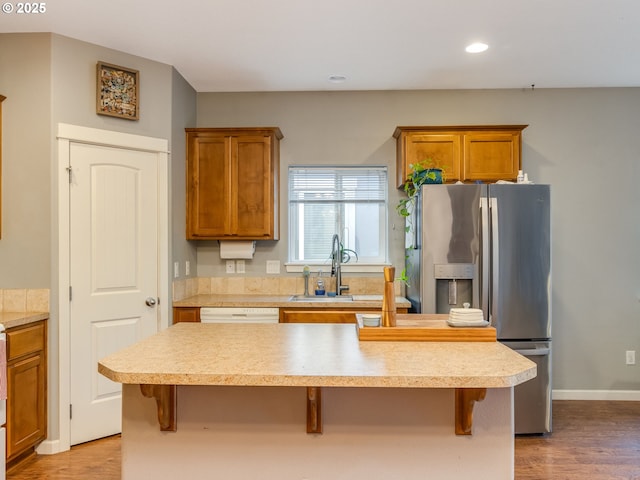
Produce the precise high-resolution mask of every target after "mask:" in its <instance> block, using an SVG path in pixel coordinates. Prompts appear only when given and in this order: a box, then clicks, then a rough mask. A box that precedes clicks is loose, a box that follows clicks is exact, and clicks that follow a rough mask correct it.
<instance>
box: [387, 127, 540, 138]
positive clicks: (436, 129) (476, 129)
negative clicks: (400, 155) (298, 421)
mask: <svg viewBox="0 0 640 480" xmlns="http://www.w3.org/2000/svg"><path fill="white" fill-rule="evenodd" d="M528 126H529V125H429V126H404V127H402V126H401V127H396V129H395V130H394V132H393V137H394V138H398V137H399V136H400V134H401V133H402V132H449V131H452V132H465V131H467V132H482V131H487V130H488V131H492V132H493V131H500V130H520V131H522V130H524V129H525V128H527V127H528Z"/></svg>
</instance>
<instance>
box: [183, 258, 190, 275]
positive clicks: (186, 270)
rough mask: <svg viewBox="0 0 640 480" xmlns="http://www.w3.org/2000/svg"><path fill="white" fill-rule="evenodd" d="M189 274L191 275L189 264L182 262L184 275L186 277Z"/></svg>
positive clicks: (188, 262)
mask: <svg viewBox="0 0 640 480" xmlns="http://www.w3.org/2000/svg"><path fill="white" fill-rule="evenodd" d="M190 273H191V262H190V261H189V260H187V261H186V262H184V274H185V275H186V276H189V274H190Z"/></svg>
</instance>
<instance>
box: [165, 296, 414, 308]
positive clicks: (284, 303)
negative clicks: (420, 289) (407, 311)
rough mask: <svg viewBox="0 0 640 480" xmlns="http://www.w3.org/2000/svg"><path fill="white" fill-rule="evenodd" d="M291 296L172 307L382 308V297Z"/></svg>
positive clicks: (401, 304)
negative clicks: (349, 299) (301, 298)
mask: <svg viewBox="0 0 640 480" xmlns="http://www.w3.org/2000/svg"><path fill="white" fill-rule="evenodd" d="M291 297H292V295H242V294H239V295H219V294H204V295H194V296H192V297H188V298H185V299H182V300H178V301H174V302H173V307H174V308H176V307H191V308H193V307H277V308H282V307H294V306H297V307H314V308H317V307H327V308H336V307H349V308H351V307H353V308H375V307H377V306H380V307H382V295H358V294H356V295H353V301H352V302H344V301H336V302H331V301H323V302H305V301H292V300H291ZM396 307H397V308H409V307H411V303H410V302H409V300H407V299H406V298H404V297H396Z"/></svg>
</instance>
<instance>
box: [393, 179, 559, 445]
mask: <svg viewBox="0 0 640 480" xmlns="http://www.w3.org/2000/svg"><path fill="white" fill-rule="evenodd" d="M407 222H408V223H407V226H408V229H407V240H406V245H405V246H406V248H407V250H406V253H407V257H406V259H407V262H406V269H407V276H408V287H407V297H408V298H409V300H410V301H411V304H412V308H411V311H412V312H415V313H449V309H450V308H452V307H462V306H463V305H464V304H465V303H469V304H470V306H471V307H473V308H481V309H482V310H483V312H484V315H485V318H486V319H487V320H489V321H490V322H491V325H493V326H494V327H495V328H496V330H497V334H498V340H499V341H500V342H502V343H503V344H505V345H507V346H509V347H510V348H512V349H514V350H516V351H517V352H519V353H521V354H522V355H524V356H526V357H528V358H530V359H531V360H532V361H534V362H535V363H536V364H537V377H536V378H535V379H533V380H530V381H528V382H526V383H523V384H521V385H519V386H517V387H515V431H516V433H517V434H543V433H549V432H551V248H550V230H551V226H550V188H549V185H532V184H490V185H486V184H474V185H462V184H458V185H424V186H423V187H422V189H421V192H420V195H419V197H418V198H417V202H416V205H415V206H414V209H413V212H412V215H411V216H409V217H408V218H407Z"/></svg>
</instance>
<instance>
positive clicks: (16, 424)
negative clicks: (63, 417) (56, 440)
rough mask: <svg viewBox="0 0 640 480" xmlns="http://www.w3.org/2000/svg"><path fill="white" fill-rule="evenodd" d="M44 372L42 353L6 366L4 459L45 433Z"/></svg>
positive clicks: (42, 436) (26, 446)
mask: <svg viewBox="0 0 640 480" xmlns="http://www.w3.org/2000/svg"><path fill="white" fill-rule="evenodd" d="M45 375H46V361H45V358H44V353H43V352H40V353H38V354H36V355H31V356H28V357H26V358H24V359H21V360H18V361H16V362H12V363H11V364H9V365H8V367H7V383H8V401H7V461H11V460H12V459H13V458H15V457H18V456H19V455H20V454H21V453H23V452H25V451H26V450H28V449H29V448H31V447H33V446H34V445H35V444H37V443H38V442H39V441H41V440H44V439H45V438H46V436H47V424H46V421H47V417H46V411H45V409H46V400H45V399H46V383H45Z"/></svg>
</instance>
